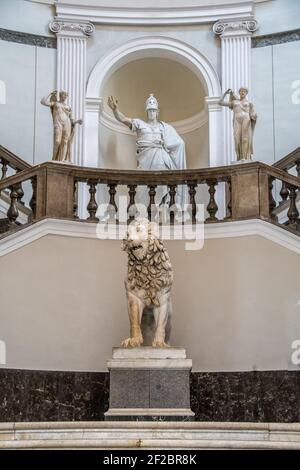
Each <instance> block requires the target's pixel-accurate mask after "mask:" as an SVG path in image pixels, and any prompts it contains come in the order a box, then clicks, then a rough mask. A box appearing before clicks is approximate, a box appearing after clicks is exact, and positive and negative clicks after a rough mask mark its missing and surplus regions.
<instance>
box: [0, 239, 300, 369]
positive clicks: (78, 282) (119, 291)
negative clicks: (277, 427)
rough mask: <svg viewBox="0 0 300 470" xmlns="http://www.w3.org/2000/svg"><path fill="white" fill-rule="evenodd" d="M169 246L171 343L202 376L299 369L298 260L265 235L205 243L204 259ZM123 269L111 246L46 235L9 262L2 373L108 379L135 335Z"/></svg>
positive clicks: (0, 289) (115, 244) (1, 267)
mask: <svg viewBox="0 0 300 470" xmlns="http://www.w3.org/2000/svg"><path fill="white" fill-rule="evenodd" d="M166 246H167V249H168V251H169V254H170V257H171V260H172V264H173V268H174V273H175V281H174V287H173V294H172V297H173V305H174V315H173V332H172V344H173V345H174V346H180V347H185V348H187V351H188V356H189V357H191V358H192V359H193V365H194V367H193V369H194V370H195V371H233V370H253V369H258V370H268V369H271V370H272V369H292V368H297V366H292V365H291V354H292V352H293V350H292V349H291V344H292V342H293V341H294V340H295V339H299V338H300V316H299V314H300V310H299V309H300V307H299V298H300V287H299V255H297V254H295V253H293V252H291V251H289V250H287V249H286V248H283V247H280V246H278V245H277V244H275V243H273V242H270V241H268V240H265V239H263V238H260V237H258V236H250V237H242V238H238V237H237V238H227V239H218V240H206V242H205V244H204V248H203V249H202V250H200V251H186V250H185V246H184V243H183V242H180V241H169V242H166ZM274 266H280V269H274ZM125 270H126V255H125V253H123V252H121V247H120V242H119V241H112V240H111V241H110V240H95V239H80V238H70V237H67V238H66V237H63V236H45V237H43V238H41V239H39V240H38V241H35V242H33V243H32V244H30V245H27V246H26V247H23V248H20V249H19V250H17V251H14V252H12V253H10V254H7V255H5V256H3V257H2V258H1V259H0V311H1V315H0V340H2V341H4V342H5V344H6V355H7V363H6V365H2V367H9V368H10V367H11V368H25V369H26V368H27V369H50V370H51V369H52V370H86V371H91V370H95V371H105V370H106V360H107V359H108V358H110V357H111V349H112V347H113V346H118V345H119V344H120V342H121V340H122V339H123V338H124V337H126V336H127V335H128V332H129V324H128V319H127V311H126V300H125V291H124V284H123V278H124V275H125ZM283 273H284V276H283ZM298 368H299V367H298Z"/></svg>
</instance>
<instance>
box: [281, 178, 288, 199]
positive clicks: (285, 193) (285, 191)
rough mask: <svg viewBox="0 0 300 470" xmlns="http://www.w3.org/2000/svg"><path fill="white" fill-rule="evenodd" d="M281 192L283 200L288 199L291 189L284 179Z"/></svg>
mask: <svg viewBox="0 0 300 470" xmlns="http://www.w3.org/2000/svg"><path fill="white" fill-rule="evenodd" d="M279 194H280V197H281V199H282V200H283V201H286V200H287V198H288V195H289V190H288V187H287V184H286V182H285V181H282V185H281V190H280V193H279Z"/></svg>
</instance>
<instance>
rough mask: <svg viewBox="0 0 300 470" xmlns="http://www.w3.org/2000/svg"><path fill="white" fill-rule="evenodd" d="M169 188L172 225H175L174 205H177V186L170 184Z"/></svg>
mask: <svg viewBox="0 0 300 470" xmlns="http://www.w3.org/2000/svg"><path fill="white" fill-rule="evenodd" d="M168 187H169V194H170V203H169V208H170V209H169V210H170V225H174V219H175V210H174V205H175V196H176V188H177V184H170V185H169V186H168Z"/></svg>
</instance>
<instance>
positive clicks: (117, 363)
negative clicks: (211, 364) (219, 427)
mask: <svg viewBox="0 0 300 470" xmlns="http://www.w3.org/2000/svg"><path fill="white" fill-rule="evenodd" d="M107 367H108V369H109V371H110V395H109V410H108V411H107V412H106V413H105V420H106V421H113V420H114V421H132V420H134V421H142V420H145V421H151V420H157V421H191V420H193V419H194V413H193V412H192V411H191V408H190V370H191V368H192V360H191V359H187V358H186V350H185V349H182V348H166V349H156V348H151V347H141V348H131V349H125V348H114V349H113V356H112V359H110V360H109V361H108V362H107Z"/></svg>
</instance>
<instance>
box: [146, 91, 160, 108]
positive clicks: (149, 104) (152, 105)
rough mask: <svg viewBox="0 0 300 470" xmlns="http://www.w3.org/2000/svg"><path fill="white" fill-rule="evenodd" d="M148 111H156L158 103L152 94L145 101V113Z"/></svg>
mask: <svg viewBox="0 0 300 470" xmlns="http://www.w3.org/2000/svg"><path fill="white" fill-rule="evenodd" d="M148 109H158V101H157V99H156V98H155V96H154V95H153V93H151V94H150V96H149V98H148V99H147V101H146V111H148Z"/></svg>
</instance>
